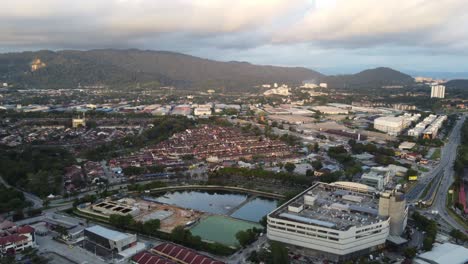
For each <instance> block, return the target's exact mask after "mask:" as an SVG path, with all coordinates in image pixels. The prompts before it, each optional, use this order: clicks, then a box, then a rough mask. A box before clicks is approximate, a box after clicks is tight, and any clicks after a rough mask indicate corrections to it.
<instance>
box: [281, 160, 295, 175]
mask: <svg viewBox="0 0 468 264" xmlns="http://www.w3.org/2000/svg"><path fill="white" fill-rule="evenodd" d="M284 169H285V170H286V171H287V172H289V173H293V172H294V170H295V169H296V165H294V163H291V162H287V163H286V164H285V165H284Z"/></svg>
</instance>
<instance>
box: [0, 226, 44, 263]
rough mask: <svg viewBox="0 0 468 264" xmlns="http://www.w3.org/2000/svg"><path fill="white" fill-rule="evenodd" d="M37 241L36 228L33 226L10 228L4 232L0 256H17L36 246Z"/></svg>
mask: <svg viewBox="0 0 468 264" xmlns="http://www.w3.org/2000/svg"><path fill="white" fill-rule="evenodd" d="M10 223H11V222H10ZM5 231H6V232H5ZM35 241H36V238H35V234H34V228H32V227H31V226H28V225H26V226H21V227H16V225H14V226H10V228H8V229H7V230H2V236H1V237H0V255H2V256H4V255H6V254H16V253H17V252H21V251H23V250H25V249H27V248H32V247H34V246H35V245H36V243H35Z"/></svg>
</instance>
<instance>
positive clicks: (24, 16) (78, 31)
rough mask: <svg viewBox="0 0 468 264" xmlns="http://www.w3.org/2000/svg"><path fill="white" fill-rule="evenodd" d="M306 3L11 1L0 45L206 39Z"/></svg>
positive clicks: (0, 14)
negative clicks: (177, 36)
mask: <svg viewBox="0 0 468 264" xmlns="http://www.w3.org/2000/svg"><path fill="white" fill-rule="evenodd" d="M305 3H306V0H236V1H230V0H229V1H227V0H226V1H222V0H200V1H193V0H171V1H167V0H99V1H96V0H80V1H68V0H19V1H8V2H7V3H2V8H1V9H0V34H1V35H2V38H0V45H12V44H18V45H27V44H34V43H35V44H39V45H42V44H44V45H46V44H50V45H56V44H59V45H62V44H65V43H67V42H68V45H72V46H76V45H81V44H80V43H83V44H86V43H93V42H94V43H96V44H97V45H99V44H101V45H102V44H108V43H109V42H118V41H122V42H127V43H133V42H138V41H140V40H142V39H154V38H156V37H160V36H163V35H165V34H173V33H178V34H185V35H187V36H191V37H193V38H197V37H198V38H204V37H213V36H216V35H226V34H238V33H240V32H247V31H249V32H255V31H258V30H261V28H262V27H264V26H266V25H271V24H273V23H274V22H273V20H275V19H277V18H279V17H282V16H287V15H288V14H289V13H291V12H295V11H296V10H298V9H299V8H302V7H303V6H304V4H305ZM258 32H259V33H261V32H260V31H258ZM261 34H263V33H261Z"/></svg>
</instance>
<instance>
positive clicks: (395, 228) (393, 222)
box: [379, 191, 408, 236]
mask: <svg viewBox="0 0 468 264" xmlns="http://www.w3.org/2000/svg"><path fill="white" fill-rule="evenodd" d="M379 215H380V216H383V217H385V216H388V217H390V235H392V236H400V235H401V234H403V232H404V231H405V228H406V223H407V222H408V208H407V207H406V199H405V195H404V194H403V193H400V192H395V191H391V192H384V193H382V194H381V195H380V198H379Z"/></svg>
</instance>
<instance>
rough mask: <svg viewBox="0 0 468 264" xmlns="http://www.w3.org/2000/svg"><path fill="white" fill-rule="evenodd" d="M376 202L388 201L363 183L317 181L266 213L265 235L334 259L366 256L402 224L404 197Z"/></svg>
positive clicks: (399, 229) (383, 242)
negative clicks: (394, 218)
mask: <svg viewBox="0 0 468 264" xmlns="http://www.w3.org/2000/svg"><path fill="white" fill-rule="evenodd" d="M380 199H387V197H380V198H379V197H378V194H377V190H376V189H374V188H372V187H369V186H366V185H363V184H359V183H354V182H335V183H332V184H326V183H316V184H314V185H313V186H312V187H310V188H308V189H307V190H305V191H304V192H302V193H301V194H299V195H297V196H296V197H294V198H293V199H291V200H290V201H288V202H287V203H285V204H284V205H282V206H280V207H279V208H277V209H276V210H274V211H273V212H271V213H270V214H268V219H267V236H268V238H269V239H270V240H273V241H279V242H283V243H286V244H290V245H294V246H299V247H301V248H303V249H304V250H310V251H312V252H316V253H318V254H320V255H322V256H326V257H327V258H329V259H331V260H334V261H343V260H346V259H350V258H354V257H356V256H359V255H361V254H367V253H369V252H370V251H372V250H376V249H378V248H379V247H381V246H383V245H384V244H385V241H386V240H387V239H389V238H390V234H398V233H399V232H400V231H401V230H402V229H404V228H405V225H406V216H407V208H406V207H405V206H403V207H402V206H401V202H402V201H403V204H404V196H402V195H399V194H398V198H397V199H390V200H388V201H387V200H385V201H382V202H380ZM395 202H397V203H398V204H397V205H394V204H393V203H395ZM381 204H382V205H381ZM379 206H382V208H379ZM388 208H391V209H388ZM394 216H395V217H396V220H394V222H392V221H393V220H392V218H393V217H394ZM402 219H403V220H402ZM392 223H394V224H392ZM397 223H400V225H398V224H397ZM393 229H394V230H393Z"/></svg>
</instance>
